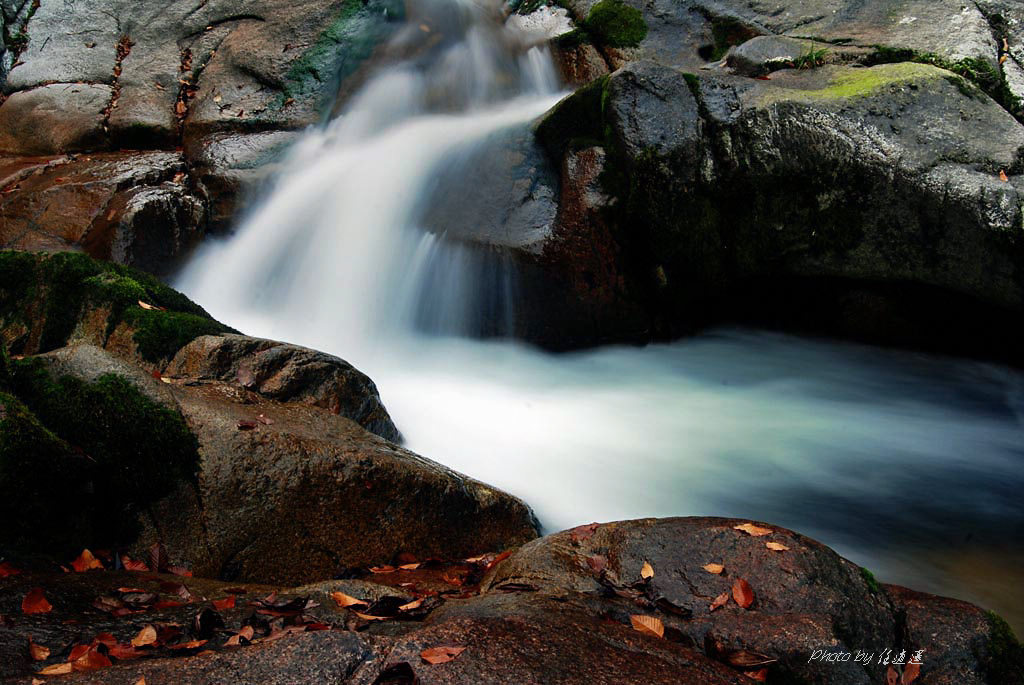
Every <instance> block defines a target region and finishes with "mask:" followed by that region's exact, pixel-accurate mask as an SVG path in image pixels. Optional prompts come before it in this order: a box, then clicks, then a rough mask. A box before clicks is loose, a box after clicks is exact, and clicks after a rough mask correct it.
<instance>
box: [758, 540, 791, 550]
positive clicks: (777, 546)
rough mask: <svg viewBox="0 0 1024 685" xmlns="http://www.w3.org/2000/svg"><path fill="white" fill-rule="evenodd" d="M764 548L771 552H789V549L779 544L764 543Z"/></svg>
mask: <svg viewBox="0 0 1024 685" xmlns="http://www.w3.org/2000/svg"><path fill="white" fill-rule="evenodd" d="M764 546H765V547H767V548H768V549H770V550H771V551H773V552H786V551H788V550H789V547H786V546H785V545H784V544H782V543H781V542H766V543H764Z"/></svg>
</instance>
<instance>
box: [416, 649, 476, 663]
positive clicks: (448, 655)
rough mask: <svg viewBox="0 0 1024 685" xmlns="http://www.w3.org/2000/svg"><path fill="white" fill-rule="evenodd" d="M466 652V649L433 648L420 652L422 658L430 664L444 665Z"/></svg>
mask: <svg viewBox="0 0 1024 685" xmlns="http://www.w3.org/2000/svg"><path fill="white" fill-rule="evenodd" d="M464 651H466V648H465V647H431V648H430V649H424V650H423V651H422V652H420V658H421V659H423V660H424V661H426V662H427V663H428V664H444V663H447V662H449V661H451V660H452V659H454V658H455V657H457V656H458V655H460V654H462V653H463V652H464Z"/></svg>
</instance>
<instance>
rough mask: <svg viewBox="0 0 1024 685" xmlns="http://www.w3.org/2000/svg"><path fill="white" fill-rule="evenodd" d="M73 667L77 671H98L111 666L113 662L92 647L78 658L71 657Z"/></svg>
mask: <svg viewBox="0 0 1024 685" xmlns="http://www.w3.org/2000/svg"><path fill="white" fill-rule="evenodd" d="M70 661H71V668H73V669H74V670H76V671H98V670H100V669H101V668H110V667H111V666H113V664H112V663H111V662H110V659H108V658H107V657H106V655H104V654H100V652H98V651H97V650H96V649H95V648H92V647H90V648H89V649H88V650H87V651H86V652H85V654H83V655H82V656H80V657H78V658H77V659H70Z"/></svg>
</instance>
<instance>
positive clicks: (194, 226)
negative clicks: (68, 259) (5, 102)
mask: <svg viewBox="0 0 1024 685" xmlns="http://www.w3.org/2000/svg"><path fill="white" fill-rule="evenodd" d="M33 92H34V91H33ZM4 169H7V170H8V171H4ZM4 176H6V178H3V179H2V180H0V187H3V188H4V189H5V192H4V193H3V195H2V196H0V211H3V214H4V223H3V225H2V226H0V241H2V245H3V247H7V248H12V247H13V248H18V249H29V250H83V251H85V252H87V253H88V254H90V255H91V256H93V257H97V258H100V259H112V260H114V261H116V262H118V263H121V264H130V265H134V266H137V267H140V268H143V269H146V270H148V271H151V272H154V273H167V272H168V271H170V270H171V268H173V267H174V266H175V264H176V263H177V260H178V259H179V258H180V257H182V256H183V255H184V254H185V253H186V252H187V251H188V250H189V249H190V248H191V247H192V246H194V245H195V243H196V242H197V241H198V240H199V239H200V238H201V237H202V235H203V232H204V230H203V229H204V227H205V224H206V214H207V201H206V199H205V194H204V193H203V192H202V191H201V190H200V189H197V188H194V187H193V186H192V184H191V183H190V182H189V179H188V177H187V166H186V163H185V160H184V158H183V157H182V155H180V154H178V153H174V152H137V153H135V152H127V153H104V154H98V155H92V156H77V157H76V156H63V157H56V158H18V159H14V160H11V161H10V162H8V163H7V164H5V165H2V166H0V177H4Z"/></svg>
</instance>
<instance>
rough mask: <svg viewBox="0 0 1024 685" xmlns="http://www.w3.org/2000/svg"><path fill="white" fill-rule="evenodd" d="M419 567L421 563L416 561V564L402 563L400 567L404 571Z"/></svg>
mask: <svg viewBox="0 0 1024 685" xmlns="http://www.w3.org/2000/svg"><path fill="white" fill-rule="evenodd" d="M419 567H420V565H419V563H415V564H402V565H401V566H399V567H398V568H400V569H402V570H403V571H415V570H416V569H418V568H419Z"/></svg>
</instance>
